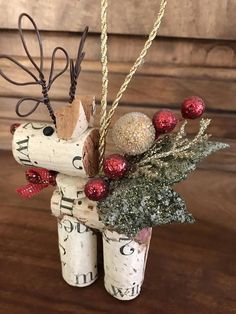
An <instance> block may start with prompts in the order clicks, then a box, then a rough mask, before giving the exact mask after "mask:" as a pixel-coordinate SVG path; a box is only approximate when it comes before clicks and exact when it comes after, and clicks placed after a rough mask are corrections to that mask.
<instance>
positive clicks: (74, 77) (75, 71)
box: [69, 26, 89, 103]
mask: <svg viewBox="0 0 236 314" xmlns="http://www.w3.org/2000/svg"><path fill="white" fill-rule="evenodd" d="M88 30H89V28H88V26H86V27H85V29H84V31H83V34H82V37H81V40H80V44H79V49H78V53H77V58H76V60H75V62H74V60H73V59H70V91H69V96H70V99H69V103H72V102H73V100H74V99H75V92H76V87H77V81H78V77H79V74H80V71H81V63H82V61H83V59H84V56H85V52H84V51H83V48H84V44H85V40H86V38H87V35H88Z"/></svg>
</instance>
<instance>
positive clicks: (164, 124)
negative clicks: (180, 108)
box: [152, 110, 178, 135]
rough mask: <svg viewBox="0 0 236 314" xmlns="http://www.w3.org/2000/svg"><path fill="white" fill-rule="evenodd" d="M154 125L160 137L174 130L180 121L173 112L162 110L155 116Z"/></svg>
mask: <svg viewBox="0 0 236 314" xmlns="http://www.w3.org/2000/svg"><path fill="white" fill-rule="evenodd" d="M152 123H153V125H154V127H155V129H156V132H157V135H158V134H163V133H168V132H171V131H172V130H174V128H175V127H176V124H177V123H178V120H177V118H176V116H175V115H174V113H173V112H172V111H171V110H161V111H158V112H156V113H155V114H154V116H153V118H152Z"/></svg>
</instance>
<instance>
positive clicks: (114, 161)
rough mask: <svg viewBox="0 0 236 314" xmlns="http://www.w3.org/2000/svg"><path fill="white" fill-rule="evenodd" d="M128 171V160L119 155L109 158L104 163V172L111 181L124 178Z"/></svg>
mask: <svg viewBox="0 0 236 314" xmlns="http://www.w3.org/2000/svg"><path fill="white" fill-rule="evenodd" d="M127 170H128V162H127V160H126V159H125V158H124V157H123V156H122V155H119V154H113V155H110V156H108V157H107V158H106V159H105V160H104V163H103V171H104V173H105V176H107V177H108V178H109V179H119V178H122V177H123V176H124V175H125V173H126V172H127Z"/></svg>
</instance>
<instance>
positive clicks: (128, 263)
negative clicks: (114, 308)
mask: <svg viewBox="0 0 236 314" xmlns="http://www.w3.org/2000/svg"><path fill="white" fill-rule="evenodd" d="M150 239H151V232H150V236H149V241H146V243H143V244H140V243H138V242H136V241H134V240H132V239H130V238H128V237H127V236H125V235H122V234H118V233H117V232H115V231H109V230H105V231H104V232H103V250H104V271H105V277H104V283H105V288H106V290H107V291H108V292H109V293H110V294H111V295H112V296H113V297H115V298H116V299H119V300H124V301H125V300H132V299H134V298H136V297H137V296H138V295H139V294H140V291H141V287H142V283H143V280H144V275H145V267H146V260H147V256H148V249H149V242H150Z"/></svg>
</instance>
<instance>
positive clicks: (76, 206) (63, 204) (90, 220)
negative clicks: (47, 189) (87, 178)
mask: <svg viewBox="0 0 236 314" xmlns="http://www.w3.org/2000/svg"><path fill="white" fill-rule="evenodd" d="M51 211H52V214H53V215H54V216H55V217H63V216H64V215H70V216H73V217H75V218H76V219H77V220H78V221H79V222H81V223H82V224H85V225H86V226H88V227H89V228H93V229H98V230H100V231H102V230H103V229H104V227H105V226H104V224H103V222H102V221H100V220H99V215H98V211H97V207H96V202H93V201H90V200H89V199H88V198H87V197H84V198H80V199H73V198H69V197H65V196H64V195H62V194H61V193H60V192H59V190H58V189H56V190H55V191H54V192H53V195H52V198H51Z"/></svg>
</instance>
